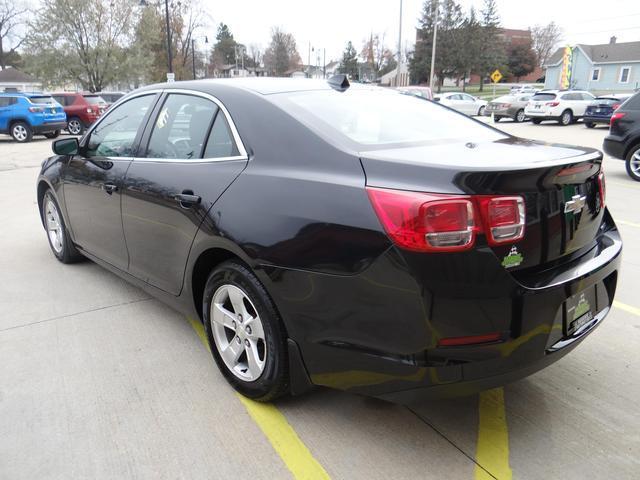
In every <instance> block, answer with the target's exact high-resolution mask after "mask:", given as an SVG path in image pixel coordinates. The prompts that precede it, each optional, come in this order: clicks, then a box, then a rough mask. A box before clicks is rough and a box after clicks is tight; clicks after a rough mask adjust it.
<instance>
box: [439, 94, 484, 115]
mask: <svg viewBox="0 0 640 480" xmlns="http://www.w3.org/2000/svg"><path fill="white" fill-rule="evenodd" d="M433 100H434V101H436V102H440V103H441V104H442V105H445V106H447V107H449V108H453V109H454V110H457V111H459V112H461V113H465V114H467V115H471V116H473V115H478V116H482V114H483V113H484V109H485V108H486V107H487V101H486V100H481V99H479V98H477V97H474V96H472V95H469V94H468V93H459V92H449V93H439V94H437V95H434V97H433Z"/></svg>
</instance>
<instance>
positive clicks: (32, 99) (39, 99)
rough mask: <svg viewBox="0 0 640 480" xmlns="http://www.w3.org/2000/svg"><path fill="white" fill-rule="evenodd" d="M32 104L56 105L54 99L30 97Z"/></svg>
mask: <svg viewBox="0 0 640 480" xmlns="http://www.w3.org/2000/svg"><path fill="white" fill-rule="evenodd" d="M29 101H30V102H31V103H38V104H40V103H56V101H55V100H54V99H53V97H29Z"/></svg>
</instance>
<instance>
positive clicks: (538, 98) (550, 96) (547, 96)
mask: <svg viewBox="0 0 640 480" xmlns="http://www.w3.org/2000/svg"><path fill="white" fill-rule="evenodd" d="M555 99H556V94H555V93H536V94H535V95H534V96H533V97H532V98H531V100H533V101H534V102H549V101H551V100H555Z"/></svg>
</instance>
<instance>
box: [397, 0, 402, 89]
mask: <svg viewBox="0 0 640 480" xmlns="http://www.w3.org/2000/svg"><path fill="white" fill-rule="evenodd" d="M401 70H402V0H400V21H399V24H398V66H397V67H396V87H399V86H400V71H401Z"/></svg>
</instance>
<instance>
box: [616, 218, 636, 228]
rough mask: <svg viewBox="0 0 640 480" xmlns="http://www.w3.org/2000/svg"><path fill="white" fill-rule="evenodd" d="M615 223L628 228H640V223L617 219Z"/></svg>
mask: <svg viewBox="0 0 640 480" xmlns="http://www.w3.org/2000/svg"><path fill="white" fill-rule="evenodd" d="M615 222H616V223H619V224H620V225H626V226H628V227H639V228H640V223H633V222H627V221H626V220H618V219H617V218H616V220H615Z"/></svg>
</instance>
